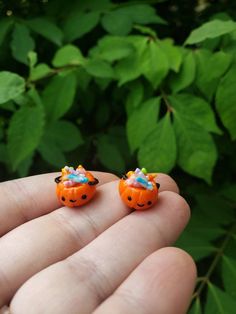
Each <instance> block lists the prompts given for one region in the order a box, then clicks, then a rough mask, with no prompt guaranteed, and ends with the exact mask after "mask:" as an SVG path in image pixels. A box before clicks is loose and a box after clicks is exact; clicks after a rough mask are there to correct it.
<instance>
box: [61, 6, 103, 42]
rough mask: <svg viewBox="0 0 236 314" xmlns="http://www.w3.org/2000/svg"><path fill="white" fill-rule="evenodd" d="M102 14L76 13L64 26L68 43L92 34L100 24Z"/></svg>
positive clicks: (93, 12)
mask: <svg viewBox="0 0 236 314" xmlns="http://www.w3.org/2000/svg"><path fill="white" fill-rule="evenodd" d="M99 19H100V12H98V11H97V12H96V11H92V12H75V13H74V14H72V15H70V16H69V18H68V19H67V20H66V22H65V24H64V34H65V38H66V40H67V41H68V42H71V41H74V40H75V39H78V38H81V37H82V36H84V35H85V34H87V33H88V32H90V31H91V30H92V29H93V28H94V27H95V26H96V25H97V24H98V22H99Z"/></svg>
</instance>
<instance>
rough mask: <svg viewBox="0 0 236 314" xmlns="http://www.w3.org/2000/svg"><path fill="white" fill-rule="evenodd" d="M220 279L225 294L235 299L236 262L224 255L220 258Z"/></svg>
mask: <svg viewBox="0 0 236 314" xmlns="http://www.w3.org/2000/svg"><path fill="white" fill-rule="evenodd" d="M222 272H223V275H222V279H223V282H224V287H225V290H226V292H227V293H229V294H230V295H231V296H232V297H233V298H235V297H236V260H235V259H233V258H232V257H228V256H226V255H224V256H223V257H222Z"/></svg>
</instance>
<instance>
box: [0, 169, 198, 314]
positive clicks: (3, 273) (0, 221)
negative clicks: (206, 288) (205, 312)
mask: <svg viewBox="0 0 236 314" xmlns="http://www.w3.org/2000/svg"><path fill="white" fill-rule="evenodd" d="M93 174H94V176H95V177H97V178H98V179H99V181H100V183H99V186H98V187H97V194H96V196H95V197H94V199H93V200H91V201H90V203H88V204H87V205H85V206H83V207H81V208H75V209H71V208H67V207H61V205H60V203H59V202H58V200H57V198H56V195H55V183H54V181H53V179H54V178H55V177H56V176H58V175H59V174H57V173H56V174H55V173H54V174H45V175H39V176H33V177H28V178H24V179H18V180H13V181H8V182H4V183H0V204H1V205H0V237H1V238H0V250H1V253H0V308H1V307H2V310H0V313H11V314H25V313H27V314H42V313H43V314H55V313H57V314H67V313H70V314H88V313H94V314H111V313H112V314H126V313H127V314H152V313H153V314H157V313H158V314H183V313H186V311H187V309H188V306H189V303H190V299H191V294H192V292H193V289H194V285H195V279H196V268H195V264H194V262H193V260H192V258H191V257H190V256H189V255H188V254H187V253H186V252H184V251H182V250H180V249H177V248H174V247H171V245H172V244H173V243H174V242H175V241H176V239H177V238H178V237H179V235H180V234H181V232H182V231H183V229H184V228H185V226H186V224H187V222H188V220H189V216H190V210H189V206H188V204H187V202H186V201H185V200H184V199H183V198H182V197H181V196H180V195H179V189H178V187H177V184H176V183H175V181H174V180H173V179H172V178H171V177H169V176H167V175H165V174H159V175H158V182H159V183H160V186H161V187H160V193H159V200H158V202H157V204H156V205H154V206H153V207H152V208H151V209H149V210H147V211H143V212H132V211H131V210H130V209H129V208H128V207H127V206H126V205H125V204H123V203H122V201H121V200H120V197H119V194H118V189H117V185H118V181H117V180H118V178H117V177H116V176H114V175H112V174H109V173H102V172H93ZM1 311H2V312H1Z"/></svg>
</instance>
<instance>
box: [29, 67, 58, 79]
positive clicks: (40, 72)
mask: <svg viewBox="0 0 236 314" xmlns="http://www.w3.org/2000/svg"><path fill="white" fill-rule="evenodd" d="M52 71H53V70H52V69H51V68H50V67H49V66H48V65H47V64H46V63H39V64H38V65H37V66H36V67H35V68H32V70H31V73H30V80H31V81H37V80H40V79H42V78H44V77H45V76H48V75H49V74H50V73H52Z"/></svg>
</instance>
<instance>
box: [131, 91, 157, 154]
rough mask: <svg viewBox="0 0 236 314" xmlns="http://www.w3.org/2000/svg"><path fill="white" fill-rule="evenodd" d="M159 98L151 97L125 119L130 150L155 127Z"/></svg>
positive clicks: (139, 143) (133, 149)
mask: <svg viewBox="0 0 236 314" xmlns="http://www.w3.org/2000/svg"><path fill="white" fill-rule="evenodd" d="M159 110H160V98H157V97H155V98H151V99H149V100H147V101H145V102H144V103H143V104H142V105H141V106H140V107H139V108H138V109H136V110H135V111H134V112H133V113H132V115H131V116H130V117H129V118H128V120H127V136H128V142H129V146H130V149H131V152H134V151H135V150H136V149H137V148H139V147H140V146H141V144H142V142H143V140H144V139H145V138H146V137H147V135H148V134H149V133H150V132H151V131H152V130H153V129H154V128H155V127H156V123H157V118H158V113H159Z"/></svg>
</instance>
